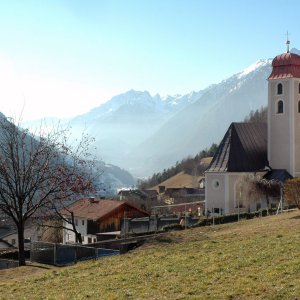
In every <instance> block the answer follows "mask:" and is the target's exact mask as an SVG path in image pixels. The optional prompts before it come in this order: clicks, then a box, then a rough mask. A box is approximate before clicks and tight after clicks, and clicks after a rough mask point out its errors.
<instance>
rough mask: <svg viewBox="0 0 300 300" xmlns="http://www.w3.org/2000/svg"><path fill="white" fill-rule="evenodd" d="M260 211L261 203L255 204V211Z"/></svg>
mask: <svg viewBox="0 0 300 300" xmlns="http://www.w3.org/2000/svg"><path fill="white" fill-rule="evenodd" d="M260 209H261V203H260V202H258V203H256V210H260Z"/></svg>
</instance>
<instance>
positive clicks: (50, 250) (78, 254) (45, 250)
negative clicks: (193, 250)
mask: <svg viewBox="0 0 300 300" xmlns="http://www.w3.org/2000/svg"><path fill="white" fill-rule="evenodd" d="M118 254H120V251H119V250H112V249H104V248H93V247H87V246H83V245H63V244H53V243H45V242H33V243H32V244H31V250H30V260H31V261H32V262H38V263H43V264H50V265H55V266H65V265H69V264H74V263H76V262H78V261H83V260H90V259H99V258H101V257H104V256H112V255H118Z"/></svg>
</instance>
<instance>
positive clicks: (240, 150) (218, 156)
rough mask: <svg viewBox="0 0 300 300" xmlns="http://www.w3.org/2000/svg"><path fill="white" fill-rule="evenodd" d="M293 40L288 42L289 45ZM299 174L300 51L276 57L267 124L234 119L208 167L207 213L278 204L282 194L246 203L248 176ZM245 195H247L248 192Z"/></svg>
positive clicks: (270, 177)
mask: <svg viewBox="0 0 300 300" xmlns="http://www.w3.org/2000/svg"><path fill="white" fill-rule="evenodd" d="M288 44H289V42H287V46H289V45H288ZM298 176H300V56H299V55H297V54H294V53H291V52H289V48H288V49H287V52H286V53H283V54H280V55H278V56H276V57H275V58H274V59H273V61H272V72H271V74H270V76H269V78H268V121H267V123H232V124H231V125H230V126H229V128H228V130H227V132H226V133H225V136H224V138H223V139H222V141H221V143H220V145H219V147H218V149H217V152H216V153H215V155H214V157H213V160H212V162H211V164H210V166H209V167H208V169H207V170H206V172H205V201H206V212H212V211H213V212H215V213H220V214H228V213H237V211H238V210H239V209H241V208H242V209H244V210H248V211H255V210H258V209H260V208H267V207H276V206H278V204H279V199H278V197H275V198H271V199H270V201H266V199H264V198H262V199H257V200H256V201H255V202H250V203H249V202H248V203H247V204H245V203H243V201H245V199H244V200H243V197H242V189H241V188H240V185H241V181H242V180H244V179H245V178H252V179H262V178H265V179H267V180H274V181H277V182H281V183H283V182H284V181H285V180H286V179H289V178H292V177H298ZM244 198H245V197H244Z"/></svg>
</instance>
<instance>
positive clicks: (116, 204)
mask: <svg viewBox="0 0 300 300" xmlns="http://www.w3.org/2000/svg"><path fill="white" fill-rule="evenodd" d="M122 205H126V206H128V207H130V208H131V209H133V210H136V211H138V212H140V213H142V214H144V215H145V216H148V213H146V212H145V211H143V210H141V209H139V208H137V207H135V206H133V205H131V204H129V203H127V202H126V201H118V200H107V199H93V198H92V199H90V198H88V199H80V200H78V201H76V202H74V203H73V204H71V205H69V206H68V209H62V210H61V213H62V214H65V215H70V212H69V211H72V212H73V213H74V216H76V217H81V218H86V219H89V220H99V219H101V218H102V217H104V216H105V215H107V214H109V213H111V212H112V211H114V210H115V209H117V208H120V207H121V206H122ZM68 210H69V211H68Z"/></svg>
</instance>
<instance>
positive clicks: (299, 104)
mask: <svg viewBox="0 0 300 300" xmlns="http://www.w3.org/2000/svg"><path fill="white" fill-rule="evenodd" d="M298 113H299V114H300V100H299V101H298Z"/></svg>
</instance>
